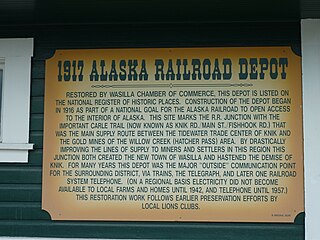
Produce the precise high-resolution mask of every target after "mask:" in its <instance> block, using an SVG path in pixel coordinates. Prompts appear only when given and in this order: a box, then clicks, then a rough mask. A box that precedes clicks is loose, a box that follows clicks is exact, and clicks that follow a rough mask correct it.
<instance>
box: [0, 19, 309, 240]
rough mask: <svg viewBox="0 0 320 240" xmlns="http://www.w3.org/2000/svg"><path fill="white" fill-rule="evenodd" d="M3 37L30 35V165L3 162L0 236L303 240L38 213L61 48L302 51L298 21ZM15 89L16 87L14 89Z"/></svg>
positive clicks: (222, 226)
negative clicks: (49, 88) (47, 88)
mask: <svg viewBox="0 0 320 240" xmlns="http://www.w3.org/2000/svg"><path fill="white" fill-rule="evenodd" d="M0 37H6V38H8V37H33V38H34V57H33V60H32V86H31V121H30V141H29V142H30V143H34V144H35V146H34V150H33V151H30V153H29V162H28V163H26V164H0V236H29V237H33V236H37V237H74V238H79V237H86V238H109V239H120V238H125V239H155V238H156V239H219V240H224V239H225V240H226V239H239V240H240V239H243V240H250V239H254V240H263V239H273V240H280V239H290V240H301V239H304V215H303V214H300V215H299V216H298V217H297V219H296V221H295V223H294V224H275V223H268V224H267V223H266V224H264V223H259V224H258V223H177V222H172V223H170V222H169V223H168V222H163V223H161V222H81V221H78V222H72V221H51V220H50V216H49V215H48V214H47V213H46V212H44V211H42V210H41V181H42V149H43V143H42V141H43V118H44V117H43V105H44V85H45V79H44V78H45V77H44V76H45V60H46V59H48V58H50V57H51V56H52V55H53V54H54V51H55V50H56V49H77V48H133V47H134V48H140V47H141V48H144V47H201V46H205V47H208V46H210V47H221V46H224V47H227V46H278V45H281V46H283V45H291V46H293V47H294V48H295V49H299V46H300V25H299V23H298V22H297V23H268V24H267V23H220V24H210V23H206V24H192V23H190V24H145V25H87V26H73V25H68V26H34V27H16V28H7V29H6V28H4V29H3V30H2V32H1V34H0ZM17 87H18V86H17Z"/></svg>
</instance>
